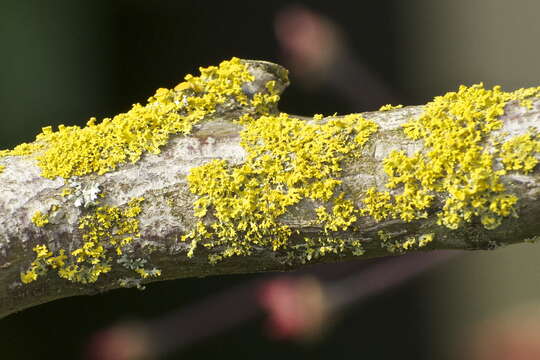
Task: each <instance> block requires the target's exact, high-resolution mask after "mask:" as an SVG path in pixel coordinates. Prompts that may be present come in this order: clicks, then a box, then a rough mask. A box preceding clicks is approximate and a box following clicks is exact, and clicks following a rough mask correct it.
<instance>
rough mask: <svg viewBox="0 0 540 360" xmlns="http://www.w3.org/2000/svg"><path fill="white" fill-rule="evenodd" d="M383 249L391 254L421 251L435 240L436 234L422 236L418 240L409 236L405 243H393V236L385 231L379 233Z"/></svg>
mask: <svg viewBox="0 0 540 360" xmlns="http://www.w3.org/2000/svg"><path fill="white" fill-rule="evenodd" d="M378 235H379V240H380V241H381V247H382V248H384V249H386V250H387V251H388V252H390V253H404V252H406V251H408V250H411V249H420V248H423V247H425V246H427V245H428V244H430V243H431V242H432V241H433V239H434V238H435V234H434V233H429V234H424V235H420V236H419V237H418V238H416V237H414V236H408V237H407V238H406V239H405V241H391V239H392V236H391V235H390V234H388V233H386V232H384V231H382V230H381V231H379V232H378Z"/></svg>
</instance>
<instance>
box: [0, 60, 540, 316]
mask: <svg viewBox="0 0 540 360" xmlns="http://www.w3.org/2000/svg"><path fill="white" fill-rule="evenodd" d="M247 64H248V65H249V69H250V72H251V73H252V74H253V75H254V76H255V77H256V79H255V80H254V81H253V82H252V83H250V84H246V87H245V89H246V92H252V93H255V92H257V91H260V89H262V88H263V87H264V84H265V83H266V82H267V81H268V80H276V81H277V82H278V84H277V88H279V89H283V88H284V87H285V86H286V85H287V84H286V80H284V79H283V77H282V75H281V74H282V73H283V69H282V68H281V67H279V66H277V65H274V64H270V63H264V62H253V61H252V62H247ZM423 111H424V110H423V107H422V106H411V107H405V108H401V109H396V110H392V111H380V112H370V113H364V114H362V115H363V116H364V117H365V118H366V119H369V120H372V121H374V122H376V123H377V124H378V125H379V129H378V131H377V132H376V133H375V134H374V135H373V136H372V138H371V139H370V140H369V141H368V143H367V145H366V146H365V147H364V149H363V156H362V157H361V158H359V159H352V158H351V159H349V160H350V161H349V160H348V161H347V166H345V167H344V168H343V172H342V177H341V178H340V180H342V184H341V185H340V186H341V188H342V189H345V191H346V192H347V194H350V195H355V196H356V198H359V197H358V196H357V195H358V194H362V193H363V192H365V191H366V190H367V189H368V188H370V187H376V188H378V189H384V185H385V183H386V179H387V176H386V174H385V173H384V171H383V165H382V161H383V160H384V159H385V158H386V157H387V156H388V154H389V153H390V152H391V151H392V150H404V151H405V152H406V153H407V154H412V153H414V152H415V151H417V150H421V149H422V148H423V143H422V141H421V140H411V139H410V138H407V137H406V136H405V135H404V133H403V131H402V127H401V126H402V125H403V124H404V123H406V122H407V121H409V120H410V119H411V118H416V117H418V116H420V115H421V114H422V112H423ZM238 114H239V111H238V109H227V108H224V109H223V110H222V111H218V112H217V113H216V114H215V116H213V118H212V119H210V120H208V121H205V122H203V123H201V124H199V125H195V127H194V129H193V131H192V133H191V135H189V136H173V137H172V138H171V140H170V141H169V143H168V144H167V145H165V146H164V147H163V148H162V149H161V153H160V154H157V155H156V154H145V155H143V157H142V158H141V159H140V160H139V161H138V162H136V163H134V164H125V165H122V166H120V167H119V168H118V169H117V170H115V171H112V172H108V173H105V174H103V175H96V174H90V175H85V176H80V177H77V178H72V179H68V180H66V179H63V178H60V177H57V178H55V179H48V178H44V177H42V176H41V169H40V168H39V167H38V166H37V163H36V161H35V160H34V159H32V158H31V157H28V156H7V157H4V158H0V165H2V166H4V167H5V169H4V170H3V171H2V172H1V173H0V184H1V186H0V288H1V289H2V291H1V292H0V317H4V316H7V315H9V314H11V313H13V312H16V311H20V310H22V309H25V308H28V307H31V306H35V305H38V304H41V303H44V302H48V301H52V300H55V299H59V298H63V297H69V296H76V295H90V294H96V293H99V292H103V291H108V290H111V289H114V288H118V287H120V286H125V285H126V284H128V285H129V284H130V281H126V279H128V280H129V279H131V278H132V277H133V274H132V271H130V270H128V269H126V268H125V266H124V267H123V266H120V265H119V264H113V266H112V269H111V271H110V272H108V273H106V274H103V275H102V276H100V277H99V279H98V280H97V281H96V282H93V283H87V284H82V283H77V282H71V281H67V280H65V279H62V278H60V277H59V276H58V275H57V274H56V272H55V271H49V272H47V273H46V274H42V276H40V277H39V278H38V279H37V280H36V281H33V282H31V283H29V284H23V283H22V282H21V273H24V272H25V271H27V269H28V268H29V266H30V264H31V263H32V261H34V260H35V257H36V252H35V251H34V250H33V248H34V247H35V246H36V245H39V244H47V246H48V248H49V249H52V250H58V249H66V251H72V250H74V249H76V248H78V247H80V245H81V243H82V230H81V229H80V218H81V216H83V214H85V213H86V212H88V211H89V209H91V208H92V207H94V206H95V204H93V202H95V201H99V202H101V204H106V205H108V206H111V207H123V206H126V204H127V203H128V202H129V200H130V199H133V198H138V197H144V199H145V200H144V202H143V203H142V204H141V207H142V212H141V213H140V214H139V215H138V217H137V218H138V220H139V228H140V236H139V237H136V238H135V239H134V240H133V243H132V244H131V245H130V246H131V247H130V249H131V252H130V253H129V254H127V255H126V256H128V257H132V260H133V259H135V258H137V259H140V258H141V257H142V255H144V259H145V261H146V262H147V264H151V265H152V267H155V268H158V269H160V270H161V276H159V277H148V278H145V279H142V280H141V281H140V283H141V284H142V283H146V282H151V281H162V280H169V279H178V278H184V277H194V276H196V277H203V276H209V275H217V274H234V273H249V272H261V271H276V270H278V271H284V270H290V269H295V268H298V267H300V266H303V265H304V264H306V263H307V264H309V263H315V262H335V261H347V260H349V259H352V258H355V257H356V256H355V255H353V254H352V253H348V252H344V253H339V254H334V253H329V254H326V255H323V256H320V257H317V258H313V259H310V260H309V261H307V259H306V258H305V257H295V256H294V254H293V256H284V255H285V254H283V252H280V251H273V250H272V249H269V248H268V247H263V246H260V247H255V249H254V251H253V252H252V253H251V254H250V255H247V256H235V257H231V258H227V259H224V260H222V261H219V262H218V263H217V264H215V265H210V264H209V262H208V255H210V254H212V253H217V252H219V251H220V249H219V248H214V249H204V248H203V249H197V251H196V252H195V256H193V257H191V258H189V257H188V256H187V252H188V245H189V244H186V243H185V242H181V241H179V239H180V237H181V236H182V235H183V234H185V233H187V232H189V231H190V230H191V229H192V228H193V226H194V224H195V223H196V222H197V221H198V220H199V219H198V218H197V217H196V216H195V215H194V210H193V203H194V201H195V200H196V198H197V197H196V196H195V195H194V194H193V193H192V192H191V191H190V189H189V186H188V183H187V180H186V176H187V175H188V174H189V171H190V169H191V168H193V167H196V166H199V165H202V164H205V163H207V162H208V161H210V160H212V159H225V160H228V161H229V162H230V163H232V164H241V163H242V162H244V161H245V159H246V150H245V149H244V148H243V147H242V146H241V145H240V140H241V139H240V131H241V129H242V126H240V125H238V124H237V123H233V122H232V120H234V119H236V118H238ZM500 119H501V120H502V121H503V123H504V128H503V129H502V130H501V131H503V132H506V134H505V135H506V136H508V137H511V136H515V135H518V134H524V133H526V132H527V131H528V130H530V128H531V127H532V128H535V129H537V130H540V100H539V99H535V101H533V102H532V107H531V108H530V109H525V108H524V107H523V106H520V104H518V102H510V103H509V104H507V106H506V108H505V114H504V115H503V116H502V117H501V118H500ZM306 121H307V119H306ZM309 121H313V120H311V119H310V120H309ZM322 121H325V120H322ZM538 155H539V154H538V153H537V154H536V155H535V156H536V157H537V158H538ZM502 181H503V182H504V184H505V185H506V187H507V188H508V189H509V192H510V193H512V194H515V195H516V196H517V197H518V198H519V202H518V205H517V213H518V217H508V218H505V219H504V221H503V222H502V224H501V225H500V226H498V227H497V228H496V229H493V230H486V229H485V228H484V226H483V225H482V224H480V223H479V222H478V221H472V222H470V223H467V224H465V225H464V226H461V227H460V228H458V229H456V230H451V229H449V228H447V227H445V226H441V225H438V224H437V213H438V212H440V211H441V207H442V200H443V197H444V196H443V195H442V196H439V199H438V200H439V201H435V205H434V206H432V207H431V208H430V209H429V216H428V217H427V218H425V219H419V220H414V221H411V222H404V221H402V220H399V219H388V220H383V221H376V220H375V219H373V218H371V217H369V216H364V217H361V218H359V219H358V221H357V222H356V223H355V226H354V227H350V228H349V229H347V230H345V231H340V232H338V233H337V234H333V235H332V236H335V237H339V238H341V239H346V242H353V241H360V242H361V244H362V247H363V250H364V255H362V257H365V258H371V257H379V256H388V255H395V254H396V253H391V252H390V251H389V248H388V247H385V246H381V238H380V231H383V232H384V233H385V234H387V235H386V236H388V237H389V238H390V239H391V241H392V242H397V243H403V242H404V241H406V239H408V238H410V237H411V236H412V237H417V238H418V237H420V236H422V235H424V234H427V233H429V234H433V241H432V242H431V243H430V244H429V245H428V246H426V247H422V248H418V247H416V248H415V247H412V248H411V249H410V251H417V250H422V251H424V250H435V249H460V250H471V249H491V248H494V247H497V246H500V245H504V244H511V243H519V242H523V241H525V240H527V239H533V238H535V237H537V236H539V235H540V221H538V220H539V219H540V201H538V199H539V197H540V168H539V166H536V167H535V169H534V170H533V171H532V172H530V173H528V174H508V175H505V176H503V177H502ZM66 187H71V189H74V190H73V191H75V194H72V195H69V196H62V195H61V194H60V193H61V190H62V189H65V188H66ZM96 193H101V194H103V195H102V196H103V198H98V199H95V195H96ZM355 203H356V205H357V206H359V207H361V203H359V201H356V200H355ZM51 209H54V211H52V210H51ZM308 210H309V211H311V212H313V204H311V203H309V202H305V203H304V202H302V203H300V205H298V206H296V207H295V208H294V209H291V211H288V212H287V213H286V214H285V215H284V216H283V217H281V218H280V223H282V224H285V225H288V226H289V227H290V228H291V229H292V230H293V233H294V235H293V236H292V237H291V241H292V242H296V243H301V242H302V241H303V240H302V239H304V238H313V239H315V238H319V237H325V236H328V234H327V233H326V232H325V230H324V227H323V226H322V225H317V224H316V223H314V222H313V218H312V217H309V216H306V213H307V211H308ZM37 211H41V212H43V213H46V212H47V211H49V212H50V213H51V215H50V216H49V218H48V220H47V221H48V223H47V224H45V226H36V219H35V215H36V212H37ZM33 217H34V221H32V218H33ZM289 255H290V254H289ZM284 259H286V261H285V260H284ZM134 261H135V260H134ZM136 283H138V282H137V281H132V282H131V284H136Z"/></svg>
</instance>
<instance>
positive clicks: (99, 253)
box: [21, 198, 159, 283]
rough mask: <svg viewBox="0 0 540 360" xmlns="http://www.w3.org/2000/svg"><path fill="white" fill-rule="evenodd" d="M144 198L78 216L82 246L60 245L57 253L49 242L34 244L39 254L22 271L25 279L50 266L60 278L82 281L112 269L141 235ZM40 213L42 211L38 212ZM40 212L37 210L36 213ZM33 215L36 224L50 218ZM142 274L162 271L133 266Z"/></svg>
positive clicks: (36, 275)
mask: <svg viewBox="0 0 540 360" xmlns="http://www.w3.org/2000/svg"><path fill="white" fill-rule="evenodd" d="M142 201H143V198H134V199H132V200H130V201H129V202H128V204H127V206H126V207H123V208H121V207H116V206H106V205H104V206H99V207H97V208H95V209H92V211H91V212H90V213H89V214H86V215H84V216H82V217H81V218H80V219H79V229H80V230H81V233H82V240H83V242H82V246H81V247H80V248H77V249H75V250H72V251H66V250H65V249H60V250H59V251H58V254H57V255H56V256H53V255H54V254H53V252H51V251H49V249H48V248H47V246H46V245H37V246H36V247H34V251H35V253H36V258H35V259H34V261H33V262H32V263H31V265H30V268H29V269H28V270H27V271H26V272H24V273H22V274H21V280H22V282H23V283H29V282H31V281H34V280H36V279H37V278H38V276H40V275H43V274H44V273H46V272H47V270H48V269H54V270H56V271H57V273H58V275H59V276H60V277H61V278H64V279H67V280H71V281H74V282H80V283H92V282H95V281H96V280H97V279H98V278H99V276H100V275H101V274H105V273H108V272H109V271H111V268H112V264H113V260H114V259H115V258H118V257H120V256H121V255H123V253H124V252H125V251H126V249H127V248H128V245H129V244H130V243H131V242H132V241H133V240H134V239H135V238H136V237H139V236H140V234H139V220H138V219H137V216H138V215H139V214H140V212H141V206H140V205H141V202H142ZM38 213H39V212H38ZM36 214H37V213H36ZM36 214H35V215H34V217H35V218H36V219H38V220H36V221H34V220H33V221H34V222H35V223H36V225H37V226H45V225H46V224H47V223H48V221H46V220H42V218H43V215H42V214H41V213H40V214H41V215H39V216H36ZM131 270H134V271H135V272H137V273H138V274H139V275H140V276H141V277H142V278H147V277H148V276H159V271H155V269H154V270H147V269H144V268H143V267H134V268H132V269H131Z"/></svg>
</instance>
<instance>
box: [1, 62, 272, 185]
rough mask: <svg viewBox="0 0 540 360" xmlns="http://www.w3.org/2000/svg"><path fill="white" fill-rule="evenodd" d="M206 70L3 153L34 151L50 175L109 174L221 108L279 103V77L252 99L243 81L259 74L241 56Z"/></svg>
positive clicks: (155, 150) (156, 149) (45, 132)
mask: <svg viewBox="0 0 540 360" xmlns="http://www.w3.org/2000/svg"><path fill="white" fill-rule="evenodd" d="M200 71H201V76H199V77H195V76H192V75H187V76H186V77H185V81H184V82H182V83H180V84H179V85H177V86H176V87H175V88H174V89H170V90H169V89H163V88H162V89H158V90H157V91H156V93H155V95H154V96H152V97H150V98H149V99H148V103H147V104H146V105H145V106H143V105H141V104H135V105H133V107H132V108H131V110H129V111H128V112H126V113H123V114H119V115H116V116H115V117H114V118H112V119H111V118H105V119H103V120H102V121H101V122H99V123H96V119H95V118H92V119H90V121H88V123H87V126H86V127H84V128H80V127H79V126H63V125H60V126H59V128H58V130H57V131H53V129H52V127H50V126H48V127H45V128H43V131H42V133H41V134H39V135H38V136H37V138H36V141H35V142H33V143H31V144H21V145H19V146H17V147H16V148H15V149H13V150H4V151H0V157H1V156H13V155H33V156H35V157H36V159H37V161H38V165H39V166H40V168H41V169H42V175H43V176H44V177H48V178H54V177H56V176H61V177H63V178H69V177H71V176H74V175H75V176H80V175H85V174H89V173H93V172H96V173H98V174H103V173H106V172H108V171H112V170H114V169H116V168H117V166H118V165H120V164H122V163H125V162H135V161H137V160H139V158H140V157H141V155H142V154H143V152H146V151H147V152H151V153H159V151H160V147H161V146H162V145H164V144H166V143H167V141H168V140H169V137H170V136H171V135H172V134H188V133H189V132H190V131H191V129H192V127H193V125H195V124H197V123H199V122H201V121H202V120H203V119H204V118H205V117H207V116H211V115H212V114H214V113H215V112H216V111H217V109H218V107H220V106H229V107H233V108H234V107H238V108H239V107H240V106H244V107H246V108H251V109H252V110H253V109H254V111H266V110H268V109H269V108H270V106H271V105H272V104H274V103H275V102H277V99H278V98H277V95H275V89H274V87H275V82H273V81H270V82H268V83H267V90H268V92H267V93H257V94H254V96H253V98H252V99H249V98H248V96H247V95H246V94H245V93H244V92H243V90H242V84H244V83H246V82H249V81H252V80H253V79H254V78H253V76H252V75H251V74H250V73H249V71H248V68H247V65H246V64H245V63H244V62H242V61H241V60H240V59H237V58H233V59H231V60H229V61H224V62H222V63H221V64H220V65H219V66H218V67H216V66H211V67H208V68H201V69H200Z"/></svg>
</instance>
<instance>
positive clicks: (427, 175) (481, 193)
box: [362, 85, 540, 229]
mask: <svg viewBox="0 0 540 360" xmlns="http://www.w3.org/2000/svg"><path fill="white" fill-rule="evenodd" d="M539 94H540V87H538V88H530V89H520V90H517V91H515V92H511V93H507V92H503V91H502V90H501V89H500V87H498V86H496V87H494V88H493V89H492V90H486V89H484V88H483V86H482V85H474V86H472V87H465V86H462V87H460V88H459V90H458V91H457V92H450V93H447V94H446V95H444V96H438V97H436V98H435V99H434V100H433V101H432V102H430V103H428V104H427V105H426V106H425V107H424V113H423V114H422V115H421V116H420V117H419V118H417V119H413V120H411V121H409V122H408V123H406V124H405V125H404V131H405V134H406V136H408V137H409V138H411V139H415V140H417V139H422V140H423V142H424V147H425V150H423V151H418V152H416V153H414V154H412V155H407V154H405V153H404V152H403V151H393V152H392V153H391V154H390V155H389V156H388V157H387V158H386V159H385V160H384V170H385V172H386V174H387V175H388V181H387V183H386V187H387V188H388V189H391V190H394V191H396V190H399V191H398V192H397V194H396V195H393V196H391V195H390V193H389V192H388V191H382V192H379V191H377V190H375V189H373V188H372V189H370V190H368V191H367V192H366V196H365V198H364V200H363V201H364V205H365V206H364V208H363V209H362V214H364V215H371V216H373V217H374V218H375V219H377V220H382V219H384V218H388V217H390V218H400V219H402V220H405V221H412V220H415V219H419V218H423V217H426V216H427V212H426V210H427V209H428V208H429V207H430V206H431V205H432V202H433V199H434V196H435V195H436V194H440V195H443V198H444V199H445V200H444V203H443V209H442V211H441V212H440V213H439V214H438V217H439V219H438V221H439V224H442V225H445V226H447V227H449V228H451V229H456V228H458V227H459V226H460V225H461V224H463V223H465V222H471V221H472V219H473V218H475V217H478V218H480V221H481V222H482V224H483V225H484V226H485V227H486V228H488V229H493V228H495V227H497V226H498V225H499V224H500V222H501V220H502V218H503V217H506V216H509V215H512V214H514V212H515V204H516V202H517V198H516V197H515V196H514V195H511V194H508V193H507V192H506V187H505V186H504V184H503V183H502V182H501V176H502V175H504V174H505V172H506V170H521V171H523V172H528V171H530V170H532V168H533V167H534V166H536V164H537V161H536V159H535V153H538V140H535V138H533V137H532V135H523V136H519V137H517V138H515V139H512V140H510V141H508V142H507V143H504V144H503V145H502V147H500V146H495V147H494V148H490V147H489V146H487V145H486V144H488V140H492V139H491V138H490V135H491V134H492V132H493V131H494V130H498V129H501V128H502V125H503V124H502V121H501V120H499V116H501V115H502V114H503V113H504V107H505V105H506V104H507V103H508V102H509V101H511V100H518V101H523V100H526V99H527V98H530V97H532V96H538V95H539ZM500 149H501V156H502V162H503V164H504V165H505V168H506V170H496V166H495V163H496V160H497V159H498V157H499V153H498V151H499V150H500Z"/></svg>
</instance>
